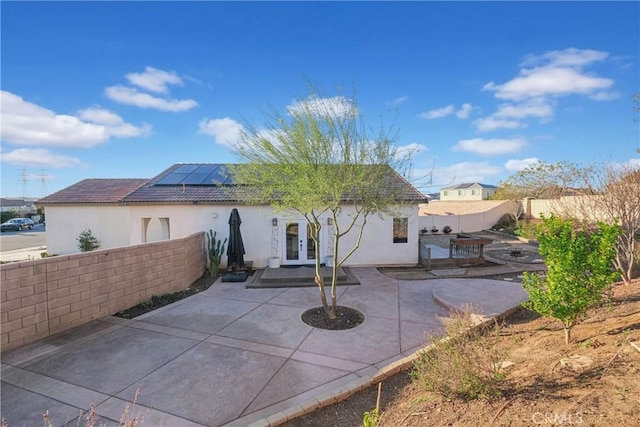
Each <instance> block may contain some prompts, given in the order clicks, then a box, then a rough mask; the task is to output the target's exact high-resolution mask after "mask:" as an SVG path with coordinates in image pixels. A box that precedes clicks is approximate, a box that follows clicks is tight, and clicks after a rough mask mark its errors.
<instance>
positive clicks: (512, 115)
mask: <svg viewBox="0 0 640 427" xmlns="http://www.w3.org/2000/svg"><path fill="white" fill-rule="evenodd" d="M529 117H535V118H538V119H540V121H541V122H547V121H549V120H550V119H551V117H553V108H551V105H549V104H548V103H547V102H546V101H545V100H544V99H543V98H533V99H530V100H527V101H525V102H522V103H519V104H512V103H506V104H501V105H500V106H498V111H496V112H495V113H493V114H491V115H490V116H488V117H484V118H481V119H478V120H475V121H474V122H473V125H474V126H475V127H476V129H477V130H478V131H480V132H489V131H493V130H496V129H520V128H524V127H527V123H526V122H525V121H524V119H527V118H529Z"/></svg>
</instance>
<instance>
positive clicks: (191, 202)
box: [37, 163, 428, 268]
mask: <svg viewBox="0 0 640 427" xmlns="http://www.w3.org/2000/svg"><path fill="white" fill-rule="evenodd" d="M229 166H230V165H227V164H213V163H204V164H193V163H179V164H175V165H173V166H171V167H170V168H168V169H166V170H165V171H163V172H162V173H160V174H159V175H158V176H156V177H154V178H151V179H85V180H83V181H80V182H78V183H77V184H74V185H71V186H70V187H67V188H65V189H62V190H60V191H58V192H56V193H53V194H51V195H49V196H47V197H44V198H42V199H40V200H39V201H38V202H37V205H38V206H41V207H43V208H44V209H45V214H46V216H47V252H48V253H49V254H58V255H59V254H69V253H75V252H78V242H77V237H78V235H79V234H80V233H81V232H82V231H83V230H85V229H90V230H91V232H92V234H93V235H94V236H95V237H96V238H97V239H98V240H99V241H100V242H101V249H106V248H111V247H120V246H127V245H135V244H140V243H145V242H153V241H158V240H165V239H173V238H181V237H185V236H188V235H190V234H192V233H196V232H202V231H204V232H207V231H208V230H210V229H211V230H214V231H215V232H216V233H217V236H218V237H219V238H221V239H224V238H226V237H228V236H229V224H228V222H229V217H230V214H231V211H232V209H234V208H237V209H238V212H239V214H240V218H241V221H242V224H241V227H240V231H241V233H242V238H243V241H244V247H245V251H246V254H245V257H244V259H245V260H250V261H252V262H253V265H254V267H257V268H261V267H265V266H267V265H269V260H270V259H271V258H276V259H278V260H279V263H280V264H282V265H296V264H311V263H313V259H314V256H315V255H314V250H315V245H314V244H313V241H312V240H311V238H310V237H309V236H308V233H307V225H306V221H305V219H304V218H303V217H302V216H300V215H296V214H295V213H291V212H289V213H287V212H278V213H276V212H274V210H273V209H272V208H271V207H270V206H268V205H251V204H248V203H247V200H248V199H247V192H248V191H251V190H250V188H248V187H247V186H243V185H238V184H237V183H234V182H233V178H231V175H230V174H229V173H228V171H229ZM388 191H392V192H393V193H392V194H394V195H398V205H397V207H396V208H395V209H394V214H393V216H392V217H390V216H388V215H387V216H384V215H370V216H369V217H368V219H367V224H366V227H365V232H364V236H363V238H362V241H361V243H360V248H359V249H358V250H357V251H356V252H355V253H354V254H353V255H352V256H351V257H350V258H349V259H348V261H347V263H346V265H398V264H416V263H417V262H418V237H419V222H418V211H419V205H420V204H421V203H427V202H428V200H427V198H426V197H425V196H424V195H423V194H422V193H420V192H419V191H418V190H417V189H416V188H415V187H413V186H412V185H411V184H410V183H408V182H407V181H406V180H405V179H404V178H403V177H402V176H400V175H399V174H398V173H397V172H396V171H395V170H393V169H392V168H389V173H388ZM352 212H353V207H351V206H349V204H346V203H345V204H344V206H343V207H342V209H341V217H342V216H344V217H345V218H346V217H348V216H349V215H350V213H352ZM322 221H323V223H322V224H323V227H322V229H321V230H322V234H321V242H320V245H319V250H320V255H321V259H322V260H323V261H326V257H327V256H329V255H330V254H331V248H332V241H331V239H332V237H331V236H332V233H329V232H328V231H327V230H328V229H330V228H331V227H333V226H334V224H333V223H332V221H331V219H330V218H328V216H327V217H323V218H322ZM357 235H358V233H357V230H356V231H352V232H351V233H350V234H348V235H346V236H345V237H343V238H341V239H340V254H342V255H343V254H345V253H347V252H348V251H349V250H350V249H351V248H352V247H353V244H354V243H355V242H356V238H357ZM222 263H223V266H224V265H225V264H226V256H223V258H222Z"/></svg>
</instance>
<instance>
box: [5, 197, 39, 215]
mask: <svg viewBox="0 0 640 427" xmlns="http://www.w3.org/2000/svg"><path fill="white" fill-rule="evenodd" d="M9 211H13V212H15V213H17V214H18V215H19V216H26V215H29V214H36V213H37V209H36V205H35V204H34V201H33V200H28V199H27V200H25V199H18V198H10V197H7V198H5V197H3V198H1V199H0V212H9Z"/></svg>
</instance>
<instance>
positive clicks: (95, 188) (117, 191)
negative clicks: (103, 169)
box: [36, 178, 149, 205]
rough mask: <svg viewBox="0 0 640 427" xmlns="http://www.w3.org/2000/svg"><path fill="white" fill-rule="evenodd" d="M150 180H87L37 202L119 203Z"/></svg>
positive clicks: (39, 203) (45, 203)
mask: <svg viewBox="0 0 640 427" xmlns="http://www.w3.org/2000/svg"><path fill="white" fill-rule="evenodd" d="M148 181H149V180H148V179H131V178H126V179H85V180H82V181H80V182H78V183H77V184H73V185H71V186H69V187H67V188H63V189H62V190H60V191H57V192H55V193H53V194H50V195H48V196H46V197H43V198H42V199H40V200H38V201H36V204H38V205H48V204H70V203H73V204H87V203H119V202H120V201H121V200H122V198H123V197H125V196H126V195H127V194H129V193H131V192H132V191H134V190H135V189H137V188H138V187H140V186H141V185H142V184H144V183H146V182H148Z"/></svg>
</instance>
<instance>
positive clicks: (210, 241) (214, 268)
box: [207, 230, 227, 277]
mask: <svg viewBox="0 0 640 427" xmlns="http://www.w3.org/2000/svg"><path fill="white" fill-rule="evenodd" d="M216 234H217V232H214V231H213V230H209V233H208V234H207V259H208V260H209V263H208V265H209V276H211V277H217V276H218V273H219V272H220V260H221V259H222V255H223V254H224V245H225V244H226V243H227V239H226V238H225V239H224V242H223V241H220V240H218V239H217V238H216Z"/></svg>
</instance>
